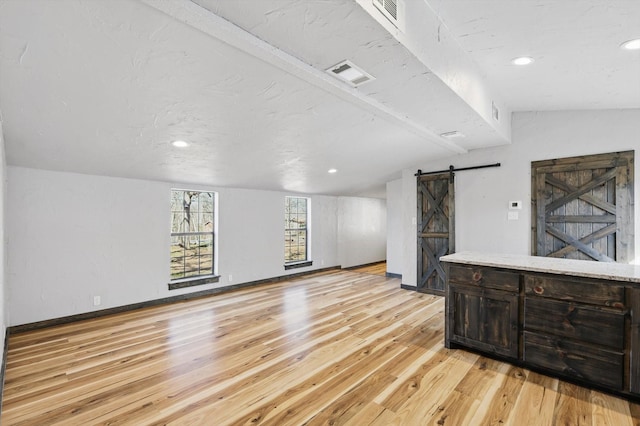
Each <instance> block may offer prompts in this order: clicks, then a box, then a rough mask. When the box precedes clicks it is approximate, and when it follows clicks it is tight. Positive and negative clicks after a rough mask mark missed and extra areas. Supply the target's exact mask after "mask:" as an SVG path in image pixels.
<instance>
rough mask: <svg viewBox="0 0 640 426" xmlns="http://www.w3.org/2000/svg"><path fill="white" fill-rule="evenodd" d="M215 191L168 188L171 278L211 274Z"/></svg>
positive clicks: (212, 271)
mask: <svg viewBox="0 0 640 426" xmlns="http://www.w3.org/2000/svg"><path fill="white" fill-rule="evenodd" d="M214 207H215V193H213V192H204V191H191V190H181V189H172V190H171V280H172V281H174V280H183V279H187V278H197V277H203V276H210V275H213V273H214V264H213V259H214V230H215V226H214V225H215V224H214Z"/></svg>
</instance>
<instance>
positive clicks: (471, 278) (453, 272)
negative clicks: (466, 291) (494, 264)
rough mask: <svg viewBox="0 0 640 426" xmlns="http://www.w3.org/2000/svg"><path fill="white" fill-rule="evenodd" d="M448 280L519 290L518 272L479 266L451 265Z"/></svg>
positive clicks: (499, 288)
mask: <svg viewBox="0 0 640 426" xmlns="http://www.w3.org/2000/svg"><path fill="white" fill-rule="evenodd" d="M449 281H450V282H453V283H458V284H468V285H474V286H478V287H486V288H495V289H498V290H505V291H511V292H518V291H520V274H518V273H514V272H506V271H499V270H496V269H493V268H485V267H481V266H466V265H465V266H462V265H451V267H450V269H449Z"/></svg>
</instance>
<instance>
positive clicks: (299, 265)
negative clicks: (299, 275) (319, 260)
mask: <svg viewBox="0 0 640 426" xmlns="http://www.w3.org/2000/svg"><path fill="white" fill-rule="evenodd" d="M311 265H313V260H305V261H302V262H291V263H285V264H284V270H285V271H288V270H289V269H296V268H304V267H305V266H311Z"/></svg>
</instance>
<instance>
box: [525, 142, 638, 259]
mask: <svg viewBox="0 0 640 426" xmlns="http://www.w3.org/2000/svg"><path fill="white" fill-rule="evenodd" d="M531 176H532V196H533V203H534V210H533V212H534V214H533V215H532V217H533V236H532V241H533V247H532V251H533V253H534V254H537V255H539V256H549V257H566V258H573V259H585V260H597V261H603V262H614V261H619V262H627V261H630V260H632V259H633V252H634V250H633V232H634V231H633V151H628V152H620V153H611V154H601V155H592V156H584V157H573V158H563V159H558V160H548V161H538V162H534V163H532V170H531Z"/></svg>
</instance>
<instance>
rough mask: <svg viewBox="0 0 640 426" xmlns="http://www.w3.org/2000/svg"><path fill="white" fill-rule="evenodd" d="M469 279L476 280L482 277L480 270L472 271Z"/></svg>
mask: <svg viewBox="0 0 640 426" xmlns="http://www.w3.org/2000/svg"><path fill="white" fill-rule="evenodd" d="M471 279H473V281H474V282H478V281H480V280H481V279H482V274H481V273H480V272H474V273H473V276H472V277H471Z"/></svg>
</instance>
